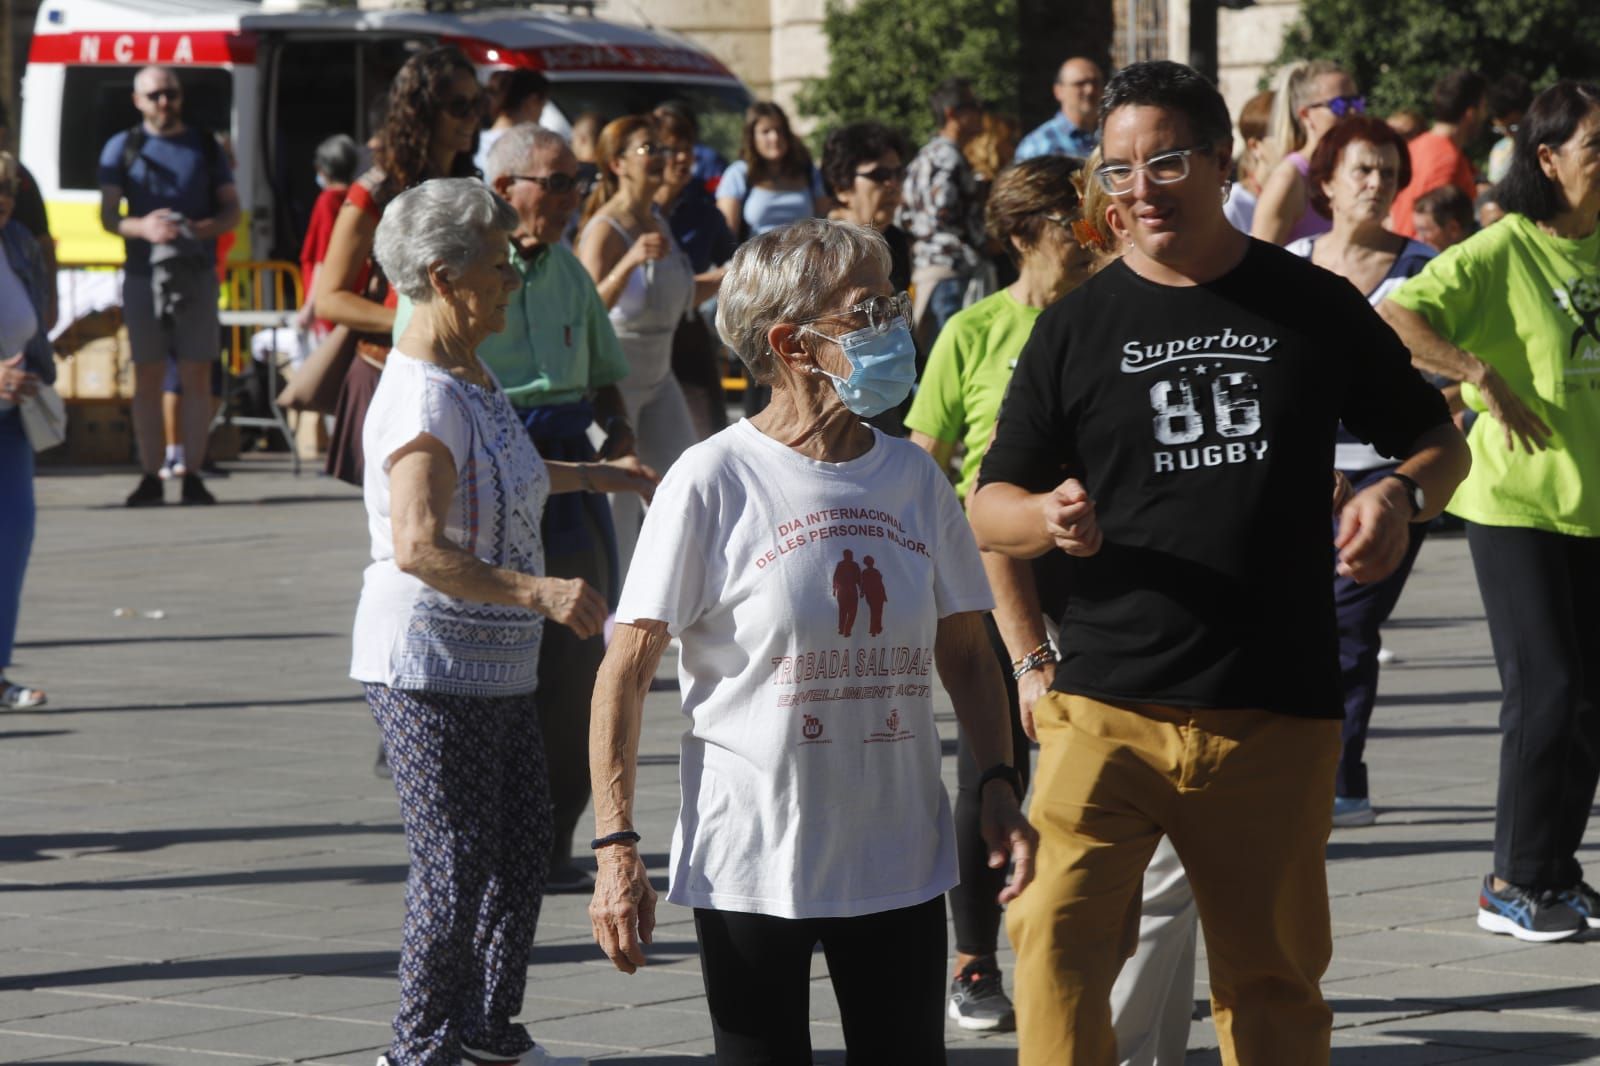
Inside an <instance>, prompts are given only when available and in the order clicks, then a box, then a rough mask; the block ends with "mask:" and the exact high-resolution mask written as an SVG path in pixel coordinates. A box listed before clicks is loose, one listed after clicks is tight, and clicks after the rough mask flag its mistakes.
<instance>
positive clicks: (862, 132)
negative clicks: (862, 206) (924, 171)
mask: <svg viewBox="0 0 1600 1066" xmlns="http://www.w3.org/2000/svg"><path fill="white" fill-rule="evenodd" d="M886 152H894V153H895V154H896V155H898V156H899V157H900V162H901V164H902V165H904V164H906V163H909V162H911V144H910V142H909V141H907V140H906V138H905V135H904V134H902V133H901V132H900V131H899V130H896V129H892V128H890V127H888V126H885V125H884V124H883V123H881V122H873V121H870V120H869V121H866V122H852V123H850V125H848V126H840V127H839V128H838V129H836V130H834V131H833V132H832V133H830V134H828V139H827V140H826V141H824V142H823V144H822V180H823V181H824V182H825V183H826V184H827V186H828V191H829V192H831V193H833V194H834V195H835V196H837V195H838V194H839V193H841V192H844V191H845V190H847V189H849V188H851V187H852V186H853V185H855V181H856V167H859V166H860V165H861V164H862V163H870V162H873V161H874V160H876V159H878V158H879V157H880V156H882V155H883V154H884V153H886Z"/></svg>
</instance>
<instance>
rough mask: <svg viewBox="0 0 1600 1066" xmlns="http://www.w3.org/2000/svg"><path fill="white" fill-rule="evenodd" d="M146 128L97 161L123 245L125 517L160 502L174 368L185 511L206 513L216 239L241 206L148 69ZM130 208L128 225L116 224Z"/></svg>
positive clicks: (142, 110) (207, 146)
mask: <svg viewBox="0 0 1600 1066" xmlns="http://www.w3.org/2000/svg"><path fill="white" fill-rule="evenodd" d="M133 106H134V107H136V108H138V110H139V114H140V115H141V116H142V117H143V121H142V122H141V123H140V124H139V125H138V126H136V127H134V128H133V129H131V130H125V131H123V132H122V133H119V134H117V135H116V136H114V137H112V138H111V139H110V140H109V141H107V142H106V145H105V148H103V149H102V150H101V152H100V167H99V171H98V178H99V182H100V222H101V224H102V225H103V226H105V228H106V230H107V231H109V232H111V233H115V234H116V235H117V236H119V237H122V238H123V239H124V241H126V243H127V256H126V262H125V264H124V276H123V283H122V315H123V321H124V322H125V323H126V324H127V327H128V347H129V348H130V349H131V350H132V356H133V375H134V376H133V432H134V436H135V437H136V438H137V439H138V442H139V461H140V463H141V464H142V465H143V467H144V477H143V478H142V479H141V480H140V482H139V487H138V488H137V489H135V490H134V491H133V494H132V495H130V496H129V497H128V500H127V503H128V506H129V507H144V506H149V505H153V504H160V503H162V502H163V494H162V490H161V479H160V478H159V477H158V476H157V473H156V472H157V470H159V469H160V467H161V460H162V447H161V441H162V422H161V390H162V378H163V377H164V376H165V374H166V369H167V356H168V355H169V354H171V355H173V356H175V357H176V359H177V362H178V383H179V385H180V387H181V389H182V397H181V399H180V400H179V416H178V417H179V423H180V425H181V426H182V437H183V445H184V453H185V456H186V457H187V460H188V470H187V472H186V473H185V474H184V476H183V502H184V503H202V504H203V503H215V502H216V500H215V499H213V498H212V496H211V493H210V492H208V491H207V490H206V487H205V486H204V485H203V484H201V482H200V475H199V474H198V473H197V471H198V470H199V469H200V464H201V463H202V462H204V460H205V450H206V438H207V437H208V436H210V428H211V387H210V385H211V364H212V363H214V362H216V360H217V359H218V358H219V357H220V354H221V331H220V327H219V325H218V323H217V273H216V263H217V238H218V237H220V236H221V235H222V234H224V233H227V232H229V231H230V230H232V229H233V227H234V226H235V225H237V224H238V222H239V194H238V191H237V190H236V189H235V188H234V184H233V172H232V170H230V169H229V167H228V160H227V158H226V156H225V155H224V153H223V151H222V149H221V146H220V145H218V144H217V143H216V141H215V139H213V138H212V137H211V134H209V133H206V132H204V131H202V130H197V129H193V128H191V127H188V126H185V125H184V122H183V88H182V86H180V85H179V84H178V78H177V75H175V74H173V73H172V71H170V70H166V69H164V68H162V67H145V68H144V69H143V70H141V71H139V73H138V74H137V75H136V76H135V77H134V79H133ZM123 200H127V202H128V213H127V214H126V215H124V214H123V213H122V202H123Z"/></svg>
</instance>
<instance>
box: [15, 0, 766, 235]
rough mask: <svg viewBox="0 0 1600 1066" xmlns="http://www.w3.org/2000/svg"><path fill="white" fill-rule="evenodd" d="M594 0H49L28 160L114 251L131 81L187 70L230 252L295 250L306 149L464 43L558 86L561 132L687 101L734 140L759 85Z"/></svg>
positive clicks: (484, 60)
mask: <svg viewBox="0 0 1600 1066" xmlns="http://www.w3.org/2000/svg"><path fill="white" fill-rule="evenodd" d="M592 11H593V3H592V0H571V2H565V0H564V2H561V3H557V4H544V3H537V2H535V3H529V2H526V0H524V2H522V3H520V4H517V5H516V6H510V5H506V6H494V5H488V4H483V3H479V4H476V5H474V6H473V7H472V8H470V9H463V10H461V11H459V12H445V13H441V12H437V11H423V10H403V9H397V10H382V11H376V10H369V11H363V10H358V9H356V8H355V7H353V6H352V7H342V8H330V7H309V6H307V7H303V8H300V9H294V8H293V6H292V3H288V2H286V0H271V2H269V3H267V4H262V3H245V2H240V0H44V2H43V3H42V4H41V5H40V7H39V13H38V17H37V20H36V22H35V25H34V33H33V41H32V45H31V47H30V49H29V52H28V65H27V70H26V73H25V74H24V77H23V81H22V108H21V139H20V142H19V147H20V156H21V159H22V161H23V162H24V163H25V164H27V166H28V168H29V169H30V170H31V171H32V172H33V174H34V176H35V177H36V178H37V179H38V182H39V185H40V190H41V192H42V193H43V195H44V200H45V205H46V209H47V211H48V213H49V218H50V229H51V233H52V235H53V236H54V238H55V240H56V254H57V257H58V258H59V259H60V261H61V262H62V263H63V264H72V263H119V262H121V260H122V254H123V248H122V241H121V240H120V239H119V238H116V237H113V236H112V235H110V234H108V233H106V232H105V230H104V229H103V228H102V227H101V225H100V193H99V183H98V181H97V180H96V169H97V164H98V161H99V157H100V151H101V148H102V147H103V146H104V145H105V143H106V141H108V140H109V139H110V138H111V136H112V135H113V134H115V133H117V132H118V131H120V130H125V129H128V128H129V127H131V126H133V125H134V124H135V123H136V122H138V120H139V115H138V112H136V111H135V110H134V108H133V103H132V100H131V94H132V88H133V77H134V74H135V73H137V72H138V70H139V68H140V67H142V66H145V65H147V64H152V63H155V64H160V65H163V66H168V67H172V68H174V69H175V70H176V72H177V74H178V77H179V79H180V81H181V82H182V84H183V87H184V119H185V121H186V122H188V123H190V124H192V125H195V126H198V127H200V128H202V129H205V130H208V131H211V132H212V133H214V134H217V135H219V136H221V137H222V138H223V140H224V142H225V144H226V145H227V147H228V149H229V151H230V152H231V153H232V156H233V159H234V163H235V166H234V174H235V180H236V182H237V186H238V190H239V201H240V204H241V206H242V208H243V219H242V220H241V222H240V224H239V228H238V230H237V231H236V234H235V241H234V243H233V247H232V249H231V251H230V252H229V258H230V260H231V261H234V262H245V261H252V260H257V261H259V260H266V259H279V260H291V261H292V260H294V259H296V258H297V256H298V253H299V241H300V234H301V233H303V232H304V228H305V223H306V220H307V218H308V217H309V215H310V211H311V206H312V204H313V202H314V201H315V199H316V195H317V186H316V175H315V172H314V170H313V167H312V162H311V160H312V154H313V152H314V150H315V148H316V146H317V144H318V143H320V142H321V141H322V140H323V139H324V138H326V137H328V136H330V135H332V134H335V133H346V134H349V135H351V136H353V137H354V138H355V139H356V141H357V143H361V142H364V141H365V140H366V139H367V136H368V134H369V130H368V129H367V112H368V106H369V104H370V103H371V101H372V100H373V99H374V97H375V96H377V95H378V94H381V93H384V92H386V91H387V89H388V84H389V80H390V78H391V77H392V76H393V75H394V72H395V71H396V70H398V69H399V68H400V66H401V64H403V63H404V62H405V61H406V59H407V58H408V57H410V56H411V55H413V54H415V53H416V52H418V51H420V50H423V49H426V48H430V47H432V46H434V45H438V44H451V45H455V46H456V47H458V48H460V49H461V50H462V51H463V52H464V53H465V54H466V55H467V57H468V58H469V59H470V60H471V61H472V62H473V64H474V65H475V66H476V67H477V68H478V70H479V72H480V77H482V78H485V79H486V78H487V77H488V76H489V74H490V73H491V72H493V71H494V70H497V69H505V68H513V67H524V68H527V69H530V70H537V71H539V72H540V73H542V74H544V76H545V77H546V78H548V79H549V81H550V104H549V106H548V107H547V108H546V110H545V114H544V117H543V120H542V123H543V124H544V125H545V126H547V127H549V128H552V129H555V130H558V131H560V132H567V131H568V130H569V129H570V123H571V122H572V121H573V120H574V119H576V118H577V117H578V116H579V115H580V114H583V113H584V112H587V111H593V112H596V113H598V114H599V115H600V116H601V117H602V119H611V118H614V117H616V116H618V115H623V114H630V113H637V112H641V111H647V110H649V109H650V108H652V107H654V106H655V105H656V104H658V103H660V102H661V101H663V100H668V99H676V100H682V101H684V102H686V103H688V104H689V105H690V106H691V107H693V108H694V109H695V111H696V112H697V114H698V115H699V116H700V118H701V125H702V128H703V136H704V139H705V140H706V142H707V143H709V144H711V145H712V146H713V147H715V148H717V149H718V150H719V151H720V152H722V154H723V155H724V156H727V157H729V158H733V157H734V156H736V154H737V151H738V136H739V130H740V128H741V123H742V118H743V112H744V109H745V107H746V106H747V105H748V104H749V102H750V100H751V96H750V92H749V90H748V89H747V88H746V87H745V86H744V85H743V84H742V83H741V82H740V81H739V79H738V78H736V77H735V76H734V75H733V74H732V73H731V72H730V71H729V70H728V68H727V67H725V66H724V65H723V64H722V63H721V62H719V61H718V60H717V59H716V58H715V57H714V56H712V55H711V54H710V53H708V52H706V51H705V50H704V49H702V48H700V47H699V46H698V45H696V44H694V43H693V42H691V41H689V40H687V39H685V38H683V37H680V36H677V35H675V34H672V33H668V32H665V31H662V30H657V29H650V28H645V27H640V26H628V25H620V24H617V23H611V22H606V21H604V20H602V19H598V18H595V17H594V15H593V14H592Z"/></svg>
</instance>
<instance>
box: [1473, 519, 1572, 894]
mask: <svg viewBox="0 0 1600 1066" xmlns="http://www.w3.org/2000/svg"><path fill="white" fill-rule="evenodd" d="M1467 544H1468V546H1469V547H1471V549H1472V565H1473V567H1474V569H1476V570H1477V573H1478V591H1479V592H1480V593H1481V594H1482V595H1483V608H1484V613H1485V614H1486V615H1487V616H1488V619H1489V639H1490V641H1491V642H1492V643H1493V645H1494V659H1495V664H1496V665H1497V666H1498V667H1499V668H1500V687H1501V690H1502V696H1501V704H1500V787H1499V795H1498V799H1497V800H1496V803H1495V819H1494V872H1495V875H1496V876H1498V877H1500V878H1502V879H1504V880H1506V881H1510V882H1511V883H1512V884H1514V885H1521V886H1523V887H1525V888H1531V889H1534V890H1543V889H1557V890H1561V889H1567V888H1571V887H1572V886H1573V885H1575V884H1577V882H1578V880H1579V879H1580V878H1581V877H1582V876H1583V869H1582V867H1580V866H1579V865H1578V858H1577V851H1578V845H1579V843H1581V842H1582V840H1583V833H1584V829H1585V828H1586V827H1587V826H1588V824H1589V811H1590V809H1591V808H1592V806H1593V805H1594V796H1595V785H1596V782H1597V781H1600V607H1597V604H1600V540H1597V539H1595V538H1593V537H1573V536H1567V535H1565V534H1561V533H1547V532H1545V531H1544V530H1539V529H1515V528H1511V527H1506V526H1483V525H1478V524H1477V523H1474V522H1469V523H1467Z"/></svg>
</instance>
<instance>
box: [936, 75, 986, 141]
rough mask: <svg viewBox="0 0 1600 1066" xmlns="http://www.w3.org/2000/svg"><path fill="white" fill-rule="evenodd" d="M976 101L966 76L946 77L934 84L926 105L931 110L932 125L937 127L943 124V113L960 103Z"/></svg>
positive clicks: (953, 108)
mask: <svg viewBox="0 0 1600 1066" xmlns="http://www.w3.org/2000/svg"><path fill="white" fill-rule="evenodd" d="M976 103H977V97H976V96H974V95H973V92H972V83H971V82H970V81H968V80H967V79H966V78H946V79H945V80H944V81H941V82H940V83H939V84H938V85H936V86H934V88H933V93H932V95H930V96H929V97H928V107H929V109H930V110H931V111H932V112H933V126H934V128H935V129H938V128H939V127H940V126H943V125H944V113H945V112H946V111H957V110H959V109H960V108H961V105H962V104H972V105H975V104H976Z"/></svg>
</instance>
